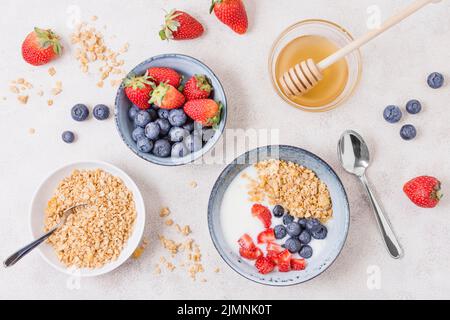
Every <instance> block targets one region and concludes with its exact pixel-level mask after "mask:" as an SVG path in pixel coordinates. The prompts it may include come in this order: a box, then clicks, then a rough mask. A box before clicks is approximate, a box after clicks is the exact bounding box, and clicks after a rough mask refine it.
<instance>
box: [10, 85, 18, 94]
mask: <svg viewBox="0 0 450 320" xmlns="http://www.w3.org/2000/svg"><path fill="white" fill-rule="evenodd" d="M9 91H11V92H12V93H15V94H18V93H19V92H20V90H19V88H18V87H17V86H10V87H9Z"/></svg>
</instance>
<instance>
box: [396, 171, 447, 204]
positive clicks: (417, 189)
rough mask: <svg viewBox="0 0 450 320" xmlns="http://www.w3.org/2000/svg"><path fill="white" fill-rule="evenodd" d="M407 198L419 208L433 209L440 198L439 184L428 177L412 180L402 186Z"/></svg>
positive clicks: (434, 179) (436, 180)
mask: <svg viewBox="0 0 450 320" xmlns="http://www.w3.org/2000/svg"><path fill="white" fill-rule="evenodd" d="M403 191H404V192H405V194H406V195H407V196H408V198H409V199H410V200H411V201H412V202H414V204H416V205H417V206H419V207H422V208H434V207H436V205H437V204H438V203H439V200H440V199H441V198H442V194H441V182H440V181H439V180H438V179H436V178H434V177H429V176H420V177H417V178H414V179H412V180H410V181H408V182H407V183H405V185H404V186H403Z"/></svg>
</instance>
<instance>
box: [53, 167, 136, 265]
mask: <svg viewBox="0 0 450 320" xmlns="http://www.w3.org/2000/svg"><path fill="white" fill-rule="evenodd" d="M76 204H87V206H86V207H81V208H78V209H76V212H74V213H73V214H71V215H70V216H69V217H68V218H67V221H66V223H65V224H64V226H62V227H61V228H60V229H58V230H57V231H56V232H55V233H54V234H53V235H51V236H50V237H49V239H48V242H49V243H50V244H51V245H52V246H53V248H54V249H55V251H56V254H57V256H58V258H59V260H60V261H61V262H62V263H64V264H65V265H66V266H76V267H79V268H99V267H102V266H103V265H104V264H106V263H108V262H110V261H113V260H115V259H117V257H118V256H119V255H120V253H121V251H122V249H123V247H124V244H125V242H126V241H127V240H128V238H129V237H130V235H131V233H132V230H133V226H134V222H135V220H136V209H135V205H134V200H133V194H132V193H131V191H130V190H128V188H127V187H126V186H125V185H124V183H123V182H122V180H120V179H119V178H117V177H115V176H113V175H111V174H109V173H107V172H105V171H103V170H100V169H96V170H74V171H73V172H72V174H71V175H70V176H69V177H66V178H64V179H63V180H62V181H61V182H60V184H59V186H58V188H57V189H56V191H55V194H54V196H53V197H52V198H51V199H50V200H49V202H48V205H47V208H46V210H45V231H48V230H50V229H51V228H52V227H53V226H55V225H56V224H57V223H58V221H59V219H60V218H61V216H62V214H63V212H64V210H66V209H67V208H70V207H72V206H73V205H76Z"/></svg>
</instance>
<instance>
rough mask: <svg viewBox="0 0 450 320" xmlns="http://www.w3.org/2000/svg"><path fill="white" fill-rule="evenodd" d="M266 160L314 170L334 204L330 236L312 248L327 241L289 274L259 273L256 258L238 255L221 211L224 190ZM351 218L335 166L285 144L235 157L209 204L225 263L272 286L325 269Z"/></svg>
mask: <svg viewBox="0 0 450 320" xmlns="http://www.w3.org/2000/svg"><path fill="white" fill-rule="evenodd" d="M267 159H280V160H285V161H291V162H295V163H298V164H299V165H302V166H304V167H307V168H309V169H311V170H313V171H314V172H315V173H316V175H317V176H318V177H319V178H320V179H321V180H322V181H323V182H324V183H326V184H327V186H328V189H329V191H330V195H331V200H332V203H333V217H332V218H331V219H330V220H329V221H328V222H327V223H326V224H325V225H326V226H327V228H328V236H327V238H326V239H325V240H313V242H312V246H313V248H314V242H315V241H316V242H318V241H324V242H323V243H322V244H321V250H320V251H319V252H317V253H316V252H315V253H314V254H313V256H312V257H311V258H310V259H307V267H306V269H305V270H302V271H291V272H286V273H282V272H278V271H275V272H272V273H270V274H267V275H262V274H259V273H258V272H257V270H256V268H255V266H254V262H253V261H248V260H245V259H242V258H241V257H240V256H239V254H238V251H237V248H238V245H237V242H236V246H235V247H234V248H232V247H230V245H229V244H228V243H227V241H226V240H225V237H224V233H223V230H222V225H221V224H222V223H221V217H220V215H221V211H220V210H221V204H222V200H223V197H224V194H225V191H226V190H227V188H228V186H229V185H230V183H231V182H232V181H233V179H235V178H236V177H237V178H239V174H240V173H241V172H242V170H244V169H245V168H247V167H248V166H251V165H253V164H255V163H257V162H259V161H263V160H267ZM349 221H350V210H349V205H348V200H347V194H346V193H345V190H344V186H343V185H342V183H341V181H340V179H339V177H338V176H337V175H336V173H335V172H334V171H333V169H332V168H331V167H330V166H329V165H328V164H327V163H326V162H325V161H323V160H322V159H320V158H319V157H317V156H316V155H314V154H312V153H311V152H308V151H306V150H303V149H300V148H296V147H291V146H284V145H280V146H268V147H261V148H258V149H254V150H252V151H249V152H247V153H245V154H243V155H241V156H239V157H238V158H236V159H235V160H234V161H233V162H232V163H231V164H229V165H228V166H227V167H226V168H225V169H224V170H223V172H222V173H221V174H220V176H219V178H218V179H217V181H216V183H215V185H214V187H213V189H212V191H211V196H210V198H209V205H208V226H209V232H210V235H211V238H212V241H213V243H214V245H215V247H216V249H217V251H218V252H219V254H220V255H221V256H222V258H223V259H224V260H225V262H226V263H227V264H228V265H229V266H230V267H231V268H232V269H233V270H234V271H236V272H237V273H239V274H240V275H241V276H243V277H245V278H247V279H249V280H252V281H254V282H257V283H261V284H265V285H273V286H288V285H294V284H299V283H302V282H305V281H308V280H310V279H312V278H314V277H317V276H318V275H320V274H321V273H322V272H324V271H325V270H326V269H327V268H328V267H329V266H330V265H331V264H332V263H333V262H334V260H335V259H336V258H337V256H338V255H339V253H340V252H341V250H342V247H343V246H344V243H345V240H346V238H347V233H348V228H349ZM244 232H245V231H244ZM236 241H237V239H236Z"/></svg>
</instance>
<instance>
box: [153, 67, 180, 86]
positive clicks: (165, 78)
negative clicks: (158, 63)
mask: <svg viewBox="0 0 450 320" xmlns="http://www.w3.org/2000/svg"><path fill="white" fill-rule="evenodd" d="M147 74H148V76H149V77H150V78H151V79H152V80H153V81H154V82H155V84H156V85H159V84H160V83H161V82H165V83H167V84H170V85H171V86H174V87H175V88H178V87H179V86H180V83H181V75H180V74H179V73H178V72H176V71H175V70H173V69H172V68H163V67H154V68H149V69H148V70H147Z"/></svg>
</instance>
